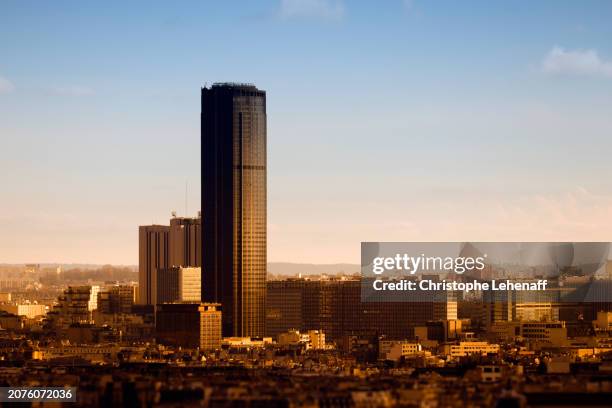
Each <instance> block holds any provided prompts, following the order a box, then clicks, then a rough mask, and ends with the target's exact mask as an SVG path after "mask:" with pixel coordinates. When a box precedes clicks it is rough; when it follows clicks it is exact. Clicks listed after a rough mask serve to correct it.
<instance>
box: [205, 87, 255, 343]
mask: <svg viewBox="0 0 612 408" xmlns="http://www.w3.org/2000/svg"><path fill="white" fill-rule="evenodd" d="M202 212H203V219H202V241H203V251H202V262H203V264H202V299H203V301H205V302H214V303H221V304H222V308H223V335H224V336H263V335H264V333H265V298H266V248H267V242H266V241H267V234H266V221H267V218H266V93H265V92H264V91H261V90H259V89H257V88H256V87H255V86H253V85H245V84H215V85H213V86H212V87H210V88H203V89H202Z"/></svg>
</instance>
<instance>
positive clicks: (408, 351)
mask: <svg viewBox="0 0 612 408" xmlns="http://www.w3.org/2000/svg"><path fill="white" fill-rule="evenodd" d="M421 351H423V349H422V347H421V345H420V344H418V343H412V342H409V341H384V340H383V341H381V342H380V343H379V347H378V352H379V358H380V359H382V360H394V361H397V360H399V359H400V358H402V357H408V356H412V355H415V354H418V353H420V352H421Z"/></svg>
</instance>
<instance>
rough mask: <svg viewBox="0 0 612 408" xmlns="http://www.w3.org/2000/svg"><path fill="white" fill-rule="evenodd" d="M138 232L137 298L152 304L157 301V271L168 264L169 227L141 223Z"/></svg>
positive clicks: (142, 302) (143, 302)
mask: <svg viewBox="0 0 612 408" xmlns="http://www.w3.org/2000/svg"><path fill="white" fill-rule="evenodd" d="M138 232H139V243H138V246H139V257H138V290H139V292H140V293H139V296H138V300H139V302H140V304H143V305H154V304H156V303H157V273H158V271H159V270H162V269H168V267H169V266H170V265H169V261H170V256H169V235H170V227H168V226H167V225H143V226H140V228H139V231H138Z"/></svg>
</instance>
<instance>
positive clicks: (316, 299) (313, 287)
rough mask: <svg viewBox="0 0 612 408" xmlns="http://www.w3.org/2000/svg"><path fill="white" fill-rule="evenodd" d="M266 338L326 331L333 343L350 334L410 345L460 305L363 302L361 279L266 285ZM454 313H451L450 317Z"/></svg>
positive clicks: (452, 303)
mask: <svg viewBox="0 0 612 408" xmlns="http://www.w3.org/2000/svg"><path fill="white" fill-rule="evenodd" d="M267 290H268V295H267V303H266V316H267V319H266V329H267V333H266V335H267V336H271V337H278V335H279V334H281V333H284V332H287V331H288V330H290V329H296V330H300V331H303V332H304V331H307V330H323V332H324V333H325V334H326V337H327V338H328V339H330V340H333V341H338V340H340V338H342V337H343V336H346V335H351V334H359V335H361V334H368V333H369V334H378V335H385V336H387V337H388V338H389V339H405V338H408V337H410V336H412V335H413V334H414V327H415V326H419V325H425V323H426V322H428V321H432V320H434V319H435V318H436V317H437V316H438V317H440V316H448V315H456V311H454V310H456V301H454V300H452V299H453V298H452V297H448V298H447V299H449V300H447V303H448V305H445V304H444V303H445V302H433V301H432V302H385V301H381V302H362V301H361V281H360V280H359V279H328V280H306V279H292V280H286V281H270V282H268V283H267ZM448 309H451V311H448Z"/></svg>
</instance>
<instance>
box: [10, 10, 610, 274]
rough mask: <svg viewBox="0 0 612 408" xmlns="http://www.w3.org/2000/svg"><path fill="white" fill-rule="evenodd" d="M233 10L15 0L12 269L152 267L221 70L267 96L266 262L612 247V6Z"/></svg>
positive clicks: (180, 207)
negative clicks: (591, 244) (206, 89)
mask: <svg viewBox="0 0 612 408" xmlns="http://www.w3.org/2000/svg"><path fill="white" fill-rule="evenodd" d="M238 5H239V8H236V7H232V5H230V6H226V5H220V4H215V3H213V2H207V3H201V4H196V3H191V4H187V5H185V6H184V7H183V8H180V9H177V8H172V9H170V8H169V6H165V5H163V4H162V3H147V7H146V10H145V11H143V7H141V6H138V5H122V6H121V7H119V6H112V5H111V6H108V7H107V6H101V5H78V4H76V3H70V2H65V3H61V2H60V3H57V4H54V5H46V4H42V5H41V4H39V5H31V4H20V3H18V2H5V3H3V4H2V5H1V6H0V52H1V53H2V55H3V56H5V58H3V59H2V62H0V134H1V135H2V139H3V142H4V144H3V148H2V149H1V150H0V160H2V163H3V164H2V172H1V173H0V174H1V175H0V182H1V183H2V185H3V187H4V190H3V194H2V197H3V199H2V200H1V202H0V210H1V211H2V214H1V215H0V229H1V230H2V231H3V234H2V236H0V262H3V263H4V262H6V263H25V262H58V263H73V262H74V263H99V264H106V263H112V264H130V265H135V264H137V263H138V261H137V257H136V255H135V254H137V253H138V251H137V247H138V237H137V234H136V232H135V227H136V226H138V225H146V224H165V223H166V222H167V219H168V217H169V214H170V212H171V211H173V210H177V211H178V213H179V215H181V216H196V214H197V211H198V210H199V209H200V208H199V196H200V190H199V184H200V181H201V180H200V179H199V163H200V160H199V149H198V148H197V147H198V146H199V145H198V143H199V123H198V116H199V112H198V109H197V105H198V99H199V96H200V95H199V92H198V90H199V87H200V86H204V85H205V84H206V83H209V84H210V83H212V82H217V81H224V80H234V81H245V82H252V83H256V84H257V85H258V86H259V87H261V88H262V89H266V91H267V92H268V94H269V95H270V103H269V106H268V115H269V118H270V119H269V122H270V123H269V130H268V135H269V145H270V151H269V180H268V181H269V191H270V196H269V198H268V201H269V207H268V213H269V223H268V230H269V231H268V232H269V234H268V235H269V243H268V248H269V260H270V261H272V262H276V261H291V262H307V263H336V262H349V263H358V259H359V243H360V242H361V241H374V240H387V241H388V240H399V241H406V240H418V241H428V240H443V241H472V240H473V241H485V240H494V241H502V240H507V241H527V240H531V241H536V240H542V241H579V240H586V241H609V238H610V236H609V233H607V231H608V230H609V229H610V228H612V217H610V215H612V190H611V188H612V187H610V183H609V182H608V178H609V177H608V176H607V174H609V172H610V170H611V169H612V164H610V163H609V161H608V160H607V152H608V150H609V149H610V147H612V146H611V145H610V143H611V142H610V140H609V137H608V135H609V134H610V133H611V132H612V119H610V118H609V115H608V112H607V110H606V107H607V106H609V104H610V103H611V102H612V100H611V97H610V95H611V93H610V89H611V87H612V80H611V77H612V68H611V67H612V62H611V61H612V49H611V48H610V45H609V42H608V41H607V39H608V38H610V36H611V35H612V28H610V27H609V24H608V18H607V17H608V16H609V15H610V11H611V10H610V8H611V7H612V6H611V5H610V4H609V3H605V2H598V1H593V2H589V3H588V5H585V4H572V3H570V2H538V4H531V3H528V2H523V3H512V4H505V3H502V4H495V5H493V4H487V3H485V2H482V3H477V6H475V7H471V8H469V9H467V8H465V7H463V6H462V5H460V4H454V3H452V2H449V3H446V4H445V5H444V7H440V6H439V5H435V6H434V5H431V4H427V3H426V2H421V1H397V2H389V3H387V4H385V5H384V6H375V5H372V4H368V3H366V2H348V1H331V0H330V1H326V0H310V1H306V0H302V1H267V2H258V3H257V4H248V3H240V4H238ZM373 7H376V11H377V12H376V13H373ZM236 19H239V20H240V24H238V25H236V24H234V23H235V21H236ZM244 41H246V43H248V47H246V51H245V52H244V53H242V54H239V53H237V52H235V51H234V48H233V47H232V46H233V45H235V44H242V43H243V42H244ZM134 50H138V52H134ZM162 55H163V58H161V57H160V56H162ZM41 61H44V62H45V64H44V69H41ZM449 67H450V68H452V69H449ZM329 90H333V92H328V91H329ZM322 95H325V97H322ZM33 119H35V120H33ZM441 147H442V148H441ZM296 152H297V153H296ZM502 180H503V182H502ZM186 182H187V185H188V186H187V187H188V195H187V200H186V201H187V205H185V184H186ZM185 207H186V209H185ZM185 212H186V213H187V214H184V213H185ZM296 214H299V218H298V217H296ZM205 216H206V215H205V214H204V217H205Z"/></svg>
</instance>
